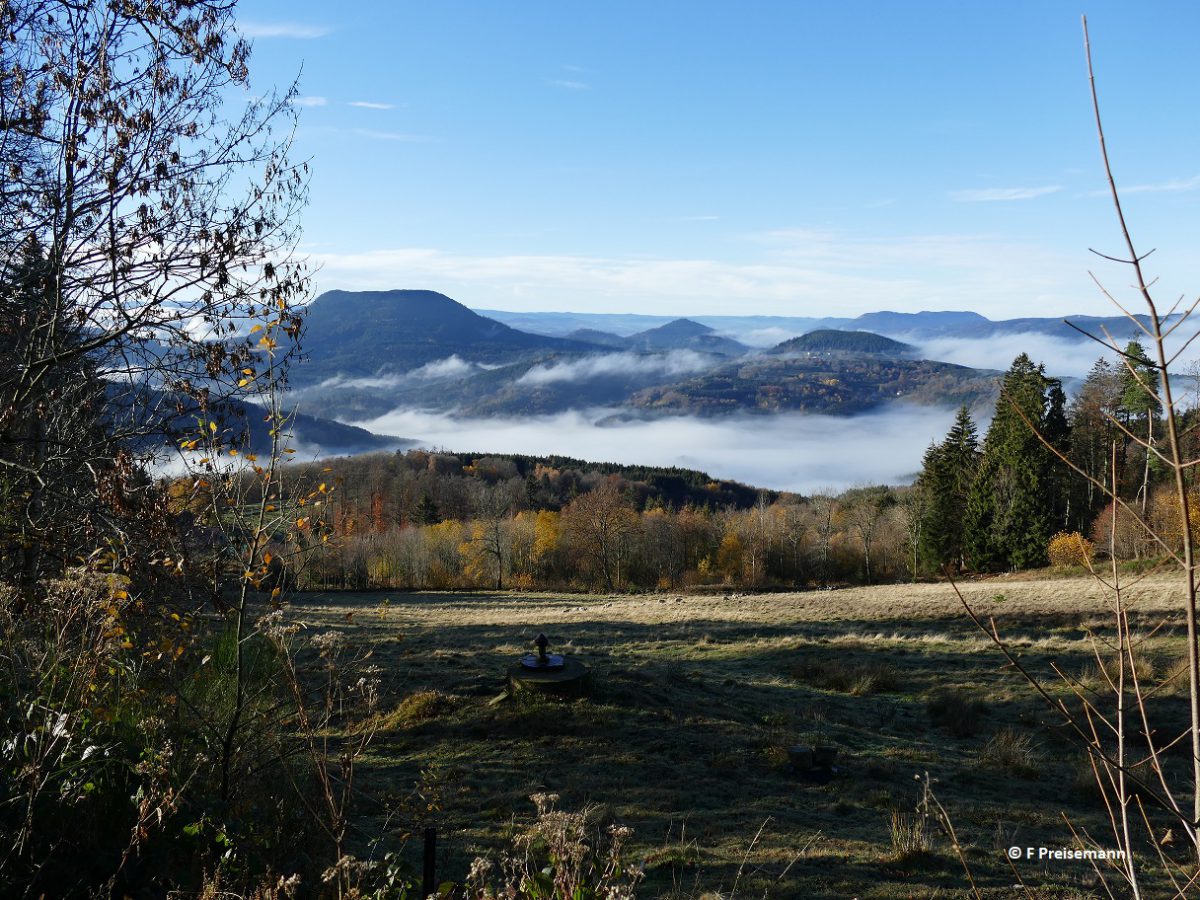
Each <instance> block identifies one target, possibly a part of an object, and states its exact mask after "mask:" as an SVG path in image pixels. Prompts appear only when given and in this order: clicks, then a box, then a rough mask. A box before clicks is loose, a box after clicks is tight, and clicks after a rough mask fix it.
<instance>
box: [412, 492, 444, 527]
mask: <svg viewBox="0 0 1200 900" xmlns="http://www.w3.org/2000/svg"><path fill="white" fill-rule="evenodd" d="M413 518H414V519H416V520H417V523H418V524H420V525H436V524H438V522H440V521H442V513H441V510H439V509H438V505H437V503H435V502H434V499H433V498H432V497H430V496H429V494H422V495H421V499H420V501H418V503H417V508H416V510H415V511H414V513H413Z"/></svg>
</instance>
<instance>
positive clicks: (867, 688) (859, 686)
mask: <svg viewBox="0 0 1200 900" xmlns="http://www.w3.org/2000/svg"><path fill="white" fill-rule="evenodd" d="M791 675H792V677H793V678H795V679H796V680H797V681H803V682H804V683H805V684H808V685H811V686H812V687H816V688H820V689H822V690H826V691H837V692H838V693H839V694H853V695H854V696H856V697H865V696H867V695H868V694H881V693H886V692H888V691H894V690H896V688H897V687H898V686H899V684H900V673H899V672H897V671H896V668H895V667H894V666H891V665H888V664H887V663H882V662H877V661H868V662H855V661H853V660H843V659H829V660H824V661H822V662H819V663H818V662H806V663H800V664H798V665H795V666H792V669H791Z"/></svg>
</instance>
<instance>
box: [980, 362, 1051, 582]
mask: <svg viewBox="0 0 1200 900" xmlns="http://www.w3.org/2000/svg"><path fill="white" fill-rule="evenodd" d="M1064 404H1065V398H1064V395H1063V392H1062V387H1061V385H1060V384H1059V383H1058V382H1057V381H1055V380H1054V379H1051V378H1047V377H1046V369H1045V366H1042V365H1035V364H1034V362H1033V361H1032V360H1031V359H1030V358H1029V357H1028V356H1027V355H1025V354H1024V353H1022V354H1021V355H1020V356H1018V357H1017V358H1016V359H1015V360H1014V361H1013V364H1012V367H1011V368H1010V369H1009V370H1008V372H1007V373H1005V375H1004V380H1003V382H1002V384H1001V388H1000V399H999V401H997V403H996V414H995V416H994V417H993V419H992V424H991V426H990V427H989V428H988V433H987V437H986V438H985V439H984V443H983V458H982V460H981V462H980V469H979V476H978V478H976V480H975V483H974V485H973V486H972V488H971V491H970V494H969V497H968V501H967V507H966V515H965V517H964V520H963V530H964V542H965V550H966V556H967V561H968V562H969V563H970V564H971V565H972V566H973V567H974V568H976V569H980V570H991V571H995V570H1000V569H1024V568H1030V567H1032V566H1038V565H1044V564H1045V561H1046V543H1047V541H1048V540H1049V538H1050V535H1051V534H1052V533H1053V531H1054V530H1056V529H1057V528H1060V527H1062V523H1063V517H1064V515H1065V510H1066V507H1067V502H1066V498H1065V488H1066V479H1065V478H1064V477H1063V475H1062V474H1061V473H1060V472H1058V471H1057V468H1058V466H1059V465H1061V463H1059V460H1058V459H1057V458H1056V457H1055V455H1054V453H1053V452H1051V450H1050V449H1048V448H1047V447H1046V446H1045V444H1043V442H1042V438H1044V439H1045V440H1047V441H1049V442H1051V444H1052V445H1053V446H1055V447H1056V448H1058V449H1060V450H1062V449H1063V448H1065V446H1066V442H1067V440H1068V438H1069V428H1068V426H1067V421H1066V415H1065V411H1064ZM1039 435H1041V438H1039Z"/></svg>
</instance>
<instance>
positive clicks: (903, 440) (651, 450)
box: [359, 406, 954, 493]
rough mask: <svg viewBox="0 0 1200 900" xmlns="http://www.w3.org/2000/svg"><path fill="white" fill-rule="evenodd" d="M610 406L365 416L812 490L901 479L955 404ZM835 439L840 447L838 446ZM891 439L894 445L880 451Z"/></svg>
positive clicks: (521, 449) (452, 438) (380, 428)
mask: <svg viewBox="0 0 1200 900" xmlns="http://www.w3.org/2000/svg"><path fill="white" fill-rule="evenodd" d="M611 413H612V410H603V409H600V410H588V411H586V412H579V411H572V412H567V413H562V414H560V415H556V416H536V417H524V418H503V419H500V418H497V419H464V418H456V417H453V416H449V415H441V414H435V413H428V412H420V411H417V410H395V411H393V412H391V413H388V414H387V415H385V416H381V417H380V418H378V419H374V420H372V421H370V422H364V423H359V424H362V425H363V426H364V427H367V428H369V429H371V430H372V431H375V432H377V433H380V434H394V435H400V436H403V437H406V438H413V439H416V440H418V441H419V442H420V443H421V445H423V446H425V447H445V448H447V449H449V450H468V449H470V450H478V449H480V448H486V449H487V450H489V451H491V452H496V453H530V454H537V455H545V454H549V453H556V454H562V455H566V456H573V457H576V458H580V459H587V460H592V461H597V462H602V461H606V462H619V463H629V464H643V465H657V466H684V467H687V468H691V469H701V470H703V471H705V472H708V474H709V475H712V476H713V477H715V478H732V479H736V480H738V481H743V482H746V483H748V484H753V485H757V486H759V487H765V488H776V489H784V490H792V491H800V492H805V493H812V492H815V491H820V490H823V489H827V488H833V489H839V488H846V487H851V486H853V485H856V484H864V483H880V482H885V483H901V482H904V481H906V480H907V479H908V478H910V477H911V476H912V475H913V474H914V473H916V472H917V471H918V470H919V469H920V467H921V456H922V454H923V453H924V452H925V448H926V447H928V446H929V444H930V442H931V441H934V440H941V439H942V438H943V437H944V436H945V434H946V432H947V430H949V428H950V425H951V423H952V421H953V419H954V410H952V409H937V408H929V407H909V406H893V407H889V408H887V409H884V410H881V411H879V412H875V413H869V414H866V415H862V416H855V417H853V418H841V417H836V416H813V415H802V414H798V413H797V414H786V415H776V416H734V417H726V418H713V419H697V418H685V417H669V418H660V419H651V420H643V421H632V422H624V423H617V424H611V420H609V421H605V419H606V416H608V415H609V414H611ZM830 447H837V448H838V452H837V453H830V451H829V448H830ZM884 448H886V452H882V451H883V450H884Z"/></svg>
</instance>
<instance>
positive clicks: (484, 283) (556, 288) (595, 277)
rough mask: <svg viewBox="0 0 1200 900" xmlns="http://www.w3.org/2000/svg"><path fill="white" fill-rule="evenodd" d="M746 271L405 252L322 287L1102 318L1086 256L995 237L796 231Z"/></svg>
mask: <svg viewBox="0 0 1200 900" xmlns="http://www.w3.org/2000/svg"><path fill="white" fill-rule="evenodd" d="M744 243H745V244H746V245H747V246H750V247H751V248H752V249H753V250H755V251H756V252H755V253H754V257H755V258H751V259H748V260H741V261H727V260H715V259H703V258H693V259H680V258H657V259H656V258H646V257H636V256H627V257H602V256H550V255H540V256H539V255H509V256H481V255H470V254H465V253H451V252H447V251H442V250H437V249H431V248H417V247H403V248H395V249H381V250H371V251H365V252H358V253H347V254H336V253H325V254H320V253H318V254H314V255H313V257H312V262H313V263H315V264H318V265H320V266H321V271H320V275H319V276H318V280H319V283H320V287H321V288H322V289H325V288H344V289H349V290H355V289H358V290H364V289H369V290H386V289H391V288H397V287H428V288H432V289H435V290H439V291H441V292H443V293H445V294H447V295H449V296H451V297H454V298H455V299H456V300H459V301H461V302H463V303H466V304H467V305H468V306H471V307H483V308H490V309H508V310H513V311H529V310H552V309H562V308H563V298H564V297H570V298H571V309H572V310H573V311H575V312H627V311H633V310H637V311H640V312H653V313H656V314H664V315H722V314H728V313H730V312H731V311H733V310H734V309H735V308H736V309H739V310H743V311H752V312H754V313H756V314H760V315H792V316H814V317H823V316H852V315H857V314H859V313H864V312H872V311H876V310H879V309H907V310H919V309H974V310H976V311H978V312H980V313H982V314H984V315H990V316H991V317H993V318H1008V317H1011V316H1014V315H1048V314H1052V313H1054V312H1056V311H1061V312H1064V313H1066V312H1080V311H1086V310H1088V309H1093V308H1095V305H1096V304H1095V292H1094V287H1093V286H1091V285H1090V284H1089V283H1088V282H1087V279H1086V276H1085V275H1084V274H1083V273H1084V272H1085V271H1086V269H1085V266H1086V261H1085V259H1084V256H1085V254H1084V251H1082V250H1081V252H1080V256H1079V258H1073V257H1066V256H1063V255H1059V254H1056V253H1054V252H1052V251H1050V250H1048V249H1047V248H1046V247H1044V246H1038V245H1036V244H1022V243H1019V242H1015V241H1011V240H1005V239H1001V238H996V237H992V236H986V235H983V236H955V235H926V236H917V237H906V238H898V239H876V238H863V237H856V236H854V235H849V234H842V233H836V232H819V231H806V230H801V229H786V230H779V231H773V232H768V233H766V234H758V235H749V236H747V239H746V241H745V242H744Z"/></svg>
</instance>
